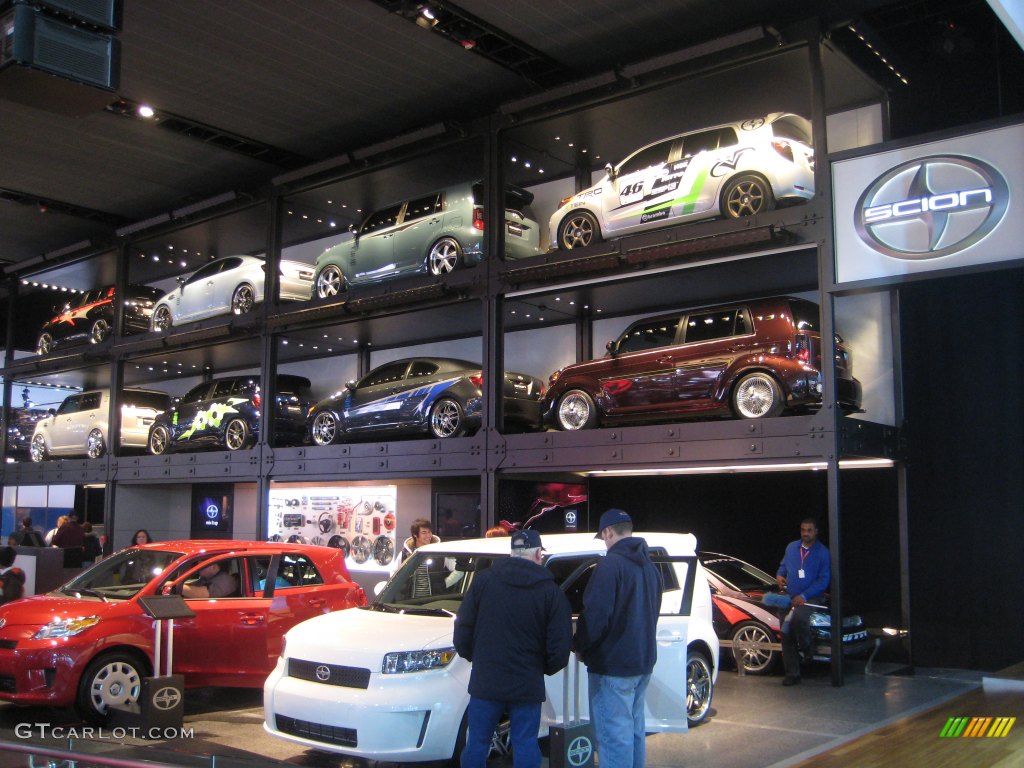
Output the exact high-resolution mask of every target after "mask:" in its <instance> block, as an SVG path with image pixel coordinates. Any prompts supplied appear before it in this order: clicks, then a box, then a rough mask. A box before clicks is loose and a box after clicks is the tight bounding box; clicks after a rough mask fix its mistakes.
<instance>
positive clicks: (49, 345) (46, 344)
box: [36, 332, 53, 355]
mask: <svg viewBox="0 0 1024 768" xmlns="http://www.w3.org/2000/svg"><path fill="white" fill-rule="evenodd" d="M51 352H53V336H51V335H50V334H48V333H45V332H44V333H40V334H39V342H38V343H37V344H36V353H37V354H40V355H48V354H50V353H51Z"/></svg>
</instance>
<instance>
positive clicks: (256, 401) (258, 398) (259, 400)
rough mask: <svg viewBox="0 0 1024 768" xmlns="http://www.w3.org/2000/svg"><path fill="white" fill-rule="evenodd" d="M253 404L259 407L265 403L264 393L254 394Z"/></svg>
mask: <svg viewBox="0 0 1024 768" xmlns="http://www.w3.org/2000/svg"><path fill="white" fill-rule="evenodd" d="M252 404H253V405H255V406H256V407H257V408H259V407H260V405H262V404H263V395H260V394H255V395H253V396H252Z"/></svg>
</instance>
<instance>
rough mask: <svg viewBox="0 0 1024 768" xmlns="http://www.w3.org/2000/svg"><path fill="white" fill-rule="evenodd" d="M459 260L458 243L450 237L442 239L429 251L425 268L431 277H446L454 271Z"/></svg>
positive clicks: (460, 253)
mask: <svg viewBox="0 0 1024 768" xmlns="http://www.w3.org/2000/svg"><path fill="white" fill-rule="evenodd" d="M461 258H462V249H461V248H460V247H459V244H458V242H456V241H455V240H454V239H452V238H450V237H442V238H441V239H440V240H438V241H437V242H436V243H434V247H433V248H431V249H430V254H429V255H428V256H427V266H428V267H429V269H430V274H432V275H447V274H448V273H449V272H454V271H455V268H456V267H458V266H459V260H460V259H461Z"/></svg>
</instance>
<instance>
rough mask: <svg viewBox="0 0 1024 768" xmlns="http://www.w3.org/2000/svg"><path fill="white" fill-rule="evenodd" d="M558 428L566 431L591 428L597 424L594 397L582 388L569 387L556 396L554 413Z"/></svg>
mask: <svg viewBox="0 0 1024 768" xmlns="http://www.w3.org/2000/svg"><path fill="white" fill-rule="evenodd" d="M556 420H557V422H558V428H559V429H561V430H565V431H566V432H574V431H576V430H579V429H593V428H594V427H596V426H597V406H595V405H594V398H592V397H591V396H590V395H588V394H587V393H586V392H584V391H583V390H582V389H570V390H569V391H568V392H566V393H565V394H564V395H562V396H561V397H560V398H558V411H557V414H556Z"/></svg>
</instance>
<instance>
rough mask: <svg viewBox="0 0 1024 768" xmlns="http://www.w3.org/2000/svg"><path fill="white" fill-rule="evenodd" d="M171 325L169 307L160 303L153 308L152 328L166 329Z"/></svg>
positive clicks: (157, 329) (156, 329) (155, 329)
mask: <svg viewBox="0 0 1024 768" xmlns="http://www.w3.org/2000/svg"><path fill="white" fill-rule="evenodd" d="M170 327H171V308H170V307H168V306H167V305H166V304H161V305H160V306H159V307H157V308H156V309H155V310H153V330H154V331H166V330H167V329H168V328H170Z"/></svg>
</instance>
